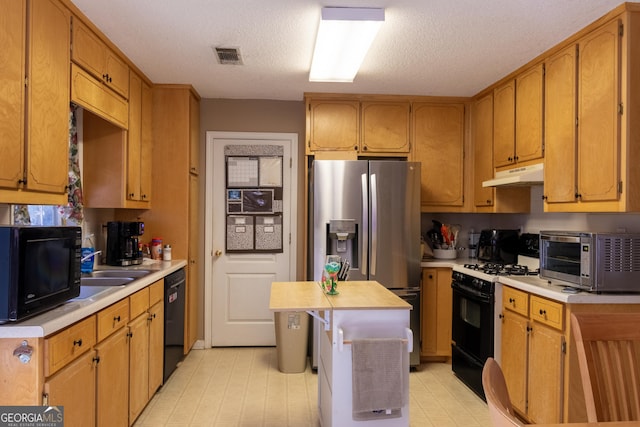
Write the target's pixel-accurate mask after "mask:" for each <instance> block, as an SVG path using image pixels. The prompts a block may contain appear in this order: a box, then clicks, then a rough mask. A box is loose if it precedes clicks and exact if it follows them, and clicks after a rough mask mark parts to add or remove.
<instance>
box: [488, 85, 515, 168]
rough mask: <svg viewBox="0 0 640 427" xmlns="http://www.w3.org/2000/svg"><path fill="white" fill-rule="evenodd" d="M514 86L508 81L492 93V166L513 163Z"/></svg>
mask: <svg viewBox="0 0 640 427" xmlns="http://www.w3.org/2000/svg"><path fill="white" fill-rule="evenodd" d="M515 121H516V84H515V81H513V80H510V81H508V82H507V83H505V84H503V85H502V86H500V87H497V88H496V89H494V91H493V165H494V167H496V168H497V167H500V166H507V165H510V164H512V163H514V162H515V149H516V145H515V140H516V135H515V131H516V124H515Z"/></svg>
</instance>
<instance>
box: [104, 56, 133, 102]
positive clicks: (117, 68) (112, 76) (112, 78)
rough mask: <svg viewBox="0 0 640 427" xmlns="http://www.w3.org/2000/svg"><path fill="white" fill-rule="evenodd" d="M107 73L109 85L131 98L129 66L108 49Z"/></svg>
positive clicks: (125, 96)
mask: <svg viewBox="0 0 640 427" xmlns="http://www.w3.org/2000/svg"><path fill="white" fill-rule="evenodd" d="M106 55H107V56H106V59H105V67H106V68H105V72H106V75H107V76H108V77H107V80H106V83H107V85H108V86H109V87H110V88H111V89H113V90H114V91H116V92H117V93H119V94H120V95H122V96H123V97H124V98H128V97H129V66H128V65H127V64H126V63H125V62H124V61H123V60H122V59H120V57H119V56H118V55H116V54H115V53H114V52H112V51H111V50H110V49H108V48H107V49H106Z"/></svg>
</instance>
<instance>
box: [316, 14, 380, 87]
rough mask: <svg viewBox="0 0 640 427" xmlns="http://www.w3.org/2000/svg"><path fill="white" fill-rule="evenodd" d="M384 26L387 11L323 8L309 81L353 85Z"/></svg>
mask: <svg viewBox="0 0 640 427" xmlns="http://www.w3.org/2000/svg"><path fill="white" fill-rule="evenodd" d="M383 22H384V9H377V8H350V7H324V8H322V19H321V20H320V26H319V27H318V37H317V39H316V47H315V50H314V52H313V61H312V63H311V72H310V73H309V81H311V82H353V79H354V78H355V76H356V74H357V73H358V69H359V68H360V65H361V64H362V61H363V60H364V57H365V55H366V54H367V51H368V50H369V47H370V46H371V43H372V42H373V39H375V37H376V34H377V33H378V30H379V29H380V27H381V26H382V23H383Z"/></svg>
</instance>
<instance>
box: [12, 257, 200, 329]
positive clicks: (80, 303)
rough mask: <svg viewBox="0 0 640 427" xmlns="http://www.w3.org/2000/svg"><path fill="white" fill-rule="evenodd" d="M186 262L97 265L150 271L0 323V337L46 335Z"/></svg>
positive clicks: (95, 311)
mask: <svg viewBox="0 0 640 427" xmlns="http://www.w3.org/2000/svg"><path fill="white" fill-rule="evenodd" d="M186 265H187V262H186V261H185V260H174V261H159V262H153V263H150V264H143V265H137V266H135V267H112V266H106V265H105V266H100V267H99V268H98V269H108V270H114V269H122V270H150V271H151V273H150V274H148V275H146V276H144V277H141V278H139V279H136V280H134V281H132V282H130V283H128V284H126V285H121V286H113V287H112V289H108V290H106V291H104V292H101V293H99V294H97V295H95V296H92V297H89V298H85V299H71V300H69V301H67V302H66V303H64V304H62V305H60V306H58V307H56V308H54V309H52V310H49V311H47V312H45V313H42V314H39V315H37V316H34V317H31V318H28V319H25V320H22V321H20V322H15V323H5V324H2V325H0V338H38V337H45V336H47V335H50V334H52V333H54V332H57V331H59V330H61V329H64V328H66V327H67V326H69V325H71V324H73V323H75V322H77V321H79V320H82V319H84V318H85V317H88V316H91V315H92V314H94V313H97V312H98V311H100V310H102V309H103V308H105V307H108V306H110V305H111V304H113V303H115V302H118V301H120V300H121V299H123V298H126V297H128V296H129V295H131V294H134V293H135V292H137V291H139V290H140V289H143V288H145V287H147V286H149V285H150V284H152V283H154V282H155V281H157V280H160V279H162V278H163V277H165V276H166V275H168V274H170V273H173V272H174V271H176V270H179V269H180V268H182V267H185V266H186Z"/></svg>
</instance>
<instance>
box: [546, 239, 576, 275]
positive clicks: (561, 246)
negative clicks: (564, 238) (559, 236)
mask: <svg viewBox="0 0 640 427" xmlns="http://www.w3.org/2000/svg"><path fill="white" fill-rule="evenodd" d="M542 246H543V248H542V254H543V264H544V265H543V268H544V269H545V270H550V271H555V272H557V273H563V274H567V275H569V276H573V277H579V276H580V258H581V256H582V252H581V245H580V243H578V242H554V241H549V240H544V241H543V242H542Z"/></svg>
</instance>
